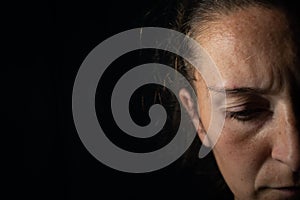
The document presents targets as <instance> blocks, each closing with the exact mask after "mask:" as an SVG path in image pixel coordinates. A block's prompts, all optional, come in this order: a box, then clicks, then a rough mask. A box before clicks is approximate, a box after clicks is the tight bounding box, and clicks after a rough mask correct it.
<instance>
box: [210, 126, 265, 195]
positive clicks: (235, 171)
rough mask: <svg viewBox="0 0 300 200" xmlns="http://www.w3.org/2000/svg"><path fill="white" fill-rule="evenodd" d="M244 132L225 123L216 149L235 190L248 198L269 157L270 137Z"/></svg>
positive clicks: (252, 193)
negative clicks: (248, 134) (267, 147)
mask: <svg viewBox="0 0 300 200" xmlns="http://www.w3.org/2000/svg"><path fill="white" fill-rule="evenodd" d="M242 134H243V132H242V131H240V130H235V131H234V130H233V129H232V128H229V127H226V126H225V127H224V129H223V132H222V133H221V136H220V138H219V140H218V142H217V144H216V145H215V147H214V149H213V153H214V155H215V158H216V161H217V164H218V166H219V169H220V171H221V173H222V175H223V177H224V179H225V181H226V182H227V184H228V186H229V187H230V189H231V190H232V192H233V193H234V194H235V195H236V196H241V197H244V198H246V197H247V196H248V197H249V196H251V195H255V179H256V177H257V174H258V173H259V170H260V168H261V166H262V165H263V163H264V162H265V160H266V158H267V153H266V152H267V151H266V146H267V145H266V143H267V140H266V139H264V138H263V137H254V136H253V137H250V136H248V137H246V136H245V135H242ZM241 186H242V187H241ZM244 198H242V199H244Z"/></svg>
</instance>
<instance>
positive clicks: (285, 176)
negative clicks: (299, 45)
mask: <svg viewBox="0 0 300 200" xmlns="http://www.w3.org/2000/svg"><path fill="white" fill-rule="evenodd" d="M208 23H209V22H208ZM288 24H289V23H288V19H287V17H286V16H285V14H284V12H283V11H280V10H278V9H275V8H271V9H267V8H263V7H259V6H249V7H247V8H243V9H238V10H235V11H233V12H231V13H230V14H226V15H222V16H221V17H219V18H218V19H217V20H215V21H214V22H213V23H211V25H210V26H208V27H209V28H207V29H206V30H205V31H204V32H201V34H199V37H197V40H198V41H199V43H200V44H201V46H202V47H203V48H204V49H205V50H206V51H207V52H208V54H209V55H210V56H211V58H212V60H213V61H214V62H215V64H216V66H217V67H218V70H219V71H220V74H221V77H222V80H223V82H224V83H223V84H224V85H225V90H226V105H223V106H220V110H219V112H226V119H225V125H224V127H223V130H222V133H221V134H220V137H219V139H218V142H217V143H216V145H215V146H214V148H213V153H214V156H215V158H216V161H217V164H218V167H219V170H220V171H221V173H222V175H223V177H224V179H225V181H226V183H227V184H228V186H229V188H230V189H231V191H232V192H233V194H234V196H235V199H241V200H245V199H271V200H276V199H300V175H299V174H300V135H299V134H300V133H299V124H298V123H299V122H298V120H299V119H298V117H299V116H298V113H296V111H295V109H294V108H295V105H294V103H295V102H293V100H292V97H293V94H294V93H295V92H298V91H299V83H298V82H297V81H299V80H298V79H299V77H296V76H297V75H296V74H297V73H293V72H294V71H297V72H298V73H299V70H300V69H299V65H298V66H297V65H296V63H297V62H298V60H297V59H299V58H298V57H297V55H296V50H295V44H294V42H293V39H292V35H291V30H290V27H289V26H288ZM295 60H296V62H295ZM195 78H196V81H195V82H194V85H195V91H196V93H197V97H198V102H197V104H198V105H197V106H198V109H199V110H198V111H199V112H198V113H199V117H200V119H201V122H202V123H201V124H200V126H198V124H199V123H195V124H197V127H196V128H197V131H198V135H199V137H200V139H201V140H202V141H203V138H204V136H205V134H206V133H205V131H203V130H207V127H208V126H209V123H210V111H211V108H210V98H209V96H210V95H218V92H220V91H219V90H218V87H220V85H218V84H219V83H215V84H214V85H209V86H207V85H205V83H204V82H203V81H202V78H201V76H200V74H199V73H198V72H195ZM295 83H296V84H295ZM180 98H181V100H182V103H183V105H184V106H185V108H186V109H187V110H188V111H189V113H190V115H191V117H192V119H193V121H196V120H197V119H198V118H199V117H198V116H195V114H194V113H197V108H196V107H197V106H195V104H196V103H194V102H192V99H191V98H190V96H189V94H188V93H187V92H185V91H181V92H180ZM197 117H198V118H197Z"/></svg>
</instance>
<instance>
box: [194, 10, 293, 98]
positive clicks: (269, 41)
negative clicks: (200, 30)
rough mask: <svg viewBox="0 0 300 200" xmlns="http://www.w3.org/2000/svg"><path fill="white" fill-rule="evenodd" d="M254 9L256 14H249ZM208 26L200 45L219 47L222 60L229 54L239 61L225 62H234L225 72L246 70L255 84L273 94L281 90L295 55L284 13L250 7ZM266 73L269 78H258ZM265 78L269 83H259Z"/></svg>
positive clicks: (227, 65)
mask: <svg viewBox="0 0 300 200" xmlns="http://www.w3.org/2000/svg"><path fill="white" fill-rule="evenodd" d="M257 9H259V12H253V13H252V11H253V10H256V11H257ZM257 13H258V14H257ZM211 25H212V26H211V27H210V28H209V29H207V30H206V33H205V34H204V35H201V36H199V38H198V39H199V40H200V41H199V42H200V43H202V44H204V45H205V43H206V44H208V43H211V44H212V43H215V46H214V47H213V49H216V48H218V46H220V45H222V46H223V48H224V47H225V49H224V50H225V51H226V52H225V51H224V52H220V53H223V55H221V56H226V53H227V54H228V52H229V51H232V52H234V53H235V55H239V58H238V59H237V58H236V57H230V59H235V60H230V61H226V62H233V63H230V64H228V63H227V64H225V66H226V68H227V69H228V68H229V69H230V68H233V67H234V68H235V69H234V70H235V72H238V73H240V70H241V68H244V67H247V71H248V73H251V74H252V75H251V74H249V76H250V77H251V76H252V77H256V78H254V80H255V81H258V83H257V84H261V82H262V81H265V83H267V85H264V87H265V88H268V89H269V90H271V91H273V92H276V91H280V90H281V89H282V88H283V85H284V84H286V83H285V82H286V77H284V76H285V74H286V72H285V71H286V68H287V66H291V64H290V62H291V60H293V54H294V52H293V50H292V48H291V46H292V44H293V42H292V40H291V34H290V29H289V26H288V21H287V19H286V17H285V15H284V13H282V12H281V11H279V10H276V9H272V10H270V9H266V8H261V7H259V8H257V7H253V8H248V10H240V11H237V12H234V13H232V14H230V15H228V16H225V17H224V18H219V21H215V22H214V23H212V24H211ZM249 27H250V28H249ZM246 36H247V37H246ZM245 38H246V39H245ZM211 44H208V45H211ZM247 46H248V48H247ZM230 48H234V49H230ZM213 53H214V52H213ZM227 56H228V55H227ZM222 62H224V61H222ZM222 64H224V63H222ZM266 65H267V66H268V67H266ZM241 66H242V67H241ZM262 69H263V70H264V71H263V72H262V73H261V71H259V70H262ZM257 70H258V71H257ZM225 73H226V72H225ZM238 73H237V74H238ZM266 73H267V74H268V76H263V75H261V74H266ZM249 76H248V77H249ZM257 77H259V78H257ZM266 77H268V79H269V80H267V81H266V80H259V79H265V78H266ZM259 81H260V82H259ZM238 86H240V85H239V84H238ZM246 86H247V85H246Z"/></svg>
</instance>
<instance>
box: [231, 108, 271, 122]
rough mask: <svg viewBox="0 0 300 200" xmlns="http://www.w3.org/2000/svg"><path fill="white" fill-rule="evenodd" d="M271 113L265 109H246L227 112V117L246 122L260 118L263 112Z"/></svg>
mask: <svg viewBox="0 0 300 200" xmlns="http://www.w3.org/2000/svg"><path fill="white" fill-rule="evenodd" d="M264 113H265V114H270V111H267V110H264V109H245V110H241V111H238V112H227V114H226V117H228V118H230V119H235V120H237V121H241V122H246V121H251V120H255V119H258V118H259V117H260V116H261V115H262V114H264Z"/></svg>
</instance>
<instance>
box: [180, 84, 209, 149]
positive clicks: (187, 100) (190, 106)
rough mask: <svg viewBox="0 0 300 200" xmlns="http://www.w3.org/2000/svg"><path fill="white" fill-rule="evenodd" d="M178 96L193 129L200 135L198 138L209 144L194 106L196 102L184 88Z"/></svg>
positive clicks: (206, 144)
mask: <svg viewBox="0 0 300 200" xmlns="http://www.w3.org/2000/svg"><path fill="white" fill-rule="evenodd" d="M179 98H180V101H181V103H182V105H183V106H184V108H185V109H186V111H187V113H188V115H189V116H190V118H191V120H192V122H193V124H194V127H195V129H196V130H197V134H198V136H199V137H200V140H201V141H202V143H203V144H204V145H205V146H209V144H208V143H209V142H208V140H207V139H206V136H207V134H206V131H205V129H204V128H203V125H202V123H201V120H200V117H199V114H198V109H197V106H196V104H197V102H194V100H193V99H192V97H191V95H190V93H189V92H188V91H187V90H186V89H185V88H183V89H181V90H180V91H179Z"/></svg>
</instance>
